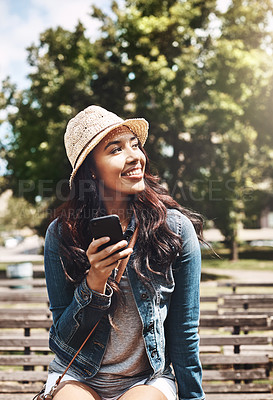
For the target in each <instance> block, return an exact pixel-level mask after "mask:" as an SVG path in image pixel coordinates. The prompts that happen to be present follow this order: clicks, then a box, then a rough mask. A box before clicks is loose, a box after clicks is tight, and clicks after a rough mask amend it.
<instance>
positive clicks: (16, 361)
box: [0, 354, 54, 366]
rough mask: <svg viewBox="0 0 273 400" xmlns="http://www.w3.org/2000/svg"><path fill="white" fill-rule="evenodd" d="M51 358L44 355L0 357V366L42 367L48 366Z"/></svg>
mask: <svg viewBox="0 0 273 400" xmlns="http://www.w3.org/2000/svg"><path fill="white" fill-rule="evenodd" d="M53 358H54V357H53V356H52V355H50V356H44V355H40V354H39V355H29V356H27V355H24V356H18V355H5V356H2V355H0V365H10V366H11V365H17V366H18V365H20V366H23V365H42V366H48V364H49V363H50V362H51V361H52V360H53Z"/></svg>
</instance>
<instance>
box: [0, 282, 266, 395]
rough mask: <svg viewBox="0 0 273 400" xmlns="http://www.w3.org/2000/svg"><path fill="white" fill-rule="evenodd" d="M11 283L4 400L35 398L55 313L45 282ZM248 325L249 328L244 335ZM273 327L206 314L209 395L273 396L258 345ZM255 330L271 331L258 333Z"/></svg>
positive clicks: (0, 303) (0, 332) (1, 378)
mask: <svg viewBox="0 0 273 400" xmlns="http://www.w3.org/2000/svg"><path fill="white" fill-rule="evenodd" d="M11 283H13V282H11ZM9 284H10V283H9ZM9 284H2V285H1V283H0V287H1V288H2V289H1V293H0V307H1V308H0V382H1V383H0V400H2V399H5V400H9V399H12V400H17V399H18V400H19V399H20V400H22V399H23V400H24V399H28V400H30V399H31V398H32V396H33V395H34V394H35V393H36V392H37V391H38V390H39V389H40V388H41V387H42V384H43V383H44V382H45V380H46V377H47V371H46V370H47V367H48V364H49V363H50V361H51V360H52V359H53V354H52V353H51V352H50V351H49V348H48V330H49V327H50V326H51V323H52V320H51V314H50V312H49V311H48V308H47V305H48V299H47V295H46V292H45V288H44V285H43V284H41V283H39V284H38V283H37V285H36V284H34V285H33V288H32V289H10V286H9ZM206 299H209V301H216V298H215V297H211V298H206ZM18 307H19V308H18ZM246 329H247V330H248V332H249V334H248V335H243V334H242V333H243V332H245V330H246ZM271 329H272V321H271V319H270V318H268V316H267V315H261V314H260V315H257V316H252V315H251V316H250V315H235V316H233V315H202V316H201V320H200V336H201V341H200V350H201V351H200V357H201V361H202V363H203V366H204V373H203V376H204V389H205V391H206V393H207V396H206V398H207V400H215V399H217V400H218V399H219V400H221V399H223V400H234V399H240V400H241V399H243V400H265V399H266V400H271V399H273V394H272V393H271V389H272V387H271V384H270V382H269V374H270V371H271V358H270V356H269V355H268V352H267V353H266V352H265V351H264V350H262V351H259V352H258V354H257V352H256V353H255V352H254V351H252V349H254V347H255V348H257V346H264V347H266V346H272V340H271V337H270V335H269V333H270V330H271ZM253 330H255V331H257V330H263V331H264V332H266V334H265V335H264V336H261V335H257V334H252V333H251V332H252V331H253ZM208 331H209V333H208ZM212 331H213V333H212ZM231 333H232V334H231ZM246 346H249V347H250V349H248V350H246V349H245V347H246ZM236 396H237V397H236Z"/></svg>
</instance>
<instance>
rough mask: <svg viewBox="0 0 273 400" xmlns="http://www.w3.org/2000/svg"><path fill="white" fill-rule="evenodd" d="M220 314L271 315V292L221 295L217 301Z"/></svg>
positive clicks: (272, 301)
mask: <svg viewBox="0 0 273 400" xmlns="http://www.w3.org/2000/svg"><path fill="white" fill-rule="evenodd" d="M218 311H219V313H220V314H234V313H241V314H242V313H243V314H244V315H251V314H255V315H257V314H264V315H267V316H272V315H273V294H232V295H222V296H221V298H220V299H219V302H218Z"/></svg>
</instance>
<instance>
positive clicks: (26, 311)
mask: <svg viewBox="0 0 273 400" xmlns="http://www.w3.org/2000/svg"><path fill="white" fill-rule="evenodd" d="M32 315H43V316H51V312H50V311H49V309H48V308H34V307H31V308H8V309H7V308H0V319H1V318H3V317H4V318H7V317H8V318H14V317H16V316H18V317H20V316H21V317H23V316H24V317H29V316H32Z"/></svg>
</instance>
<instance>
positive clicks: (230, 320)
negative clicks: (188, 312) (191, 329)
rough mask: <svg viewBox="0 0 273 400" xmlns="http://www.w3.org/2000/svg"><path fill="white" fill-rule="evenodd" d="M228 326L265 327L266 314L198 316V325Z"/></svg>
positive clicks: (266, 324)
mask: <svg viewBox="0 0 273 400" xmlns="http://www.w3.org/2000/svg"><path fill="white" fill-rule="evenodd" d="M230 326H240V327H243V326H248V327H252V328H257V327H267V326H268V323H267V316H266V315H256V316H248V315H242V314H241V315H236V316H232V315H225V316H211V317H210V316H206V315H204V316H202V315H201V318H200V327H201V328H202V327H209V328H215V329H216V328H219V327H230Z"/></svg>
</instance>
